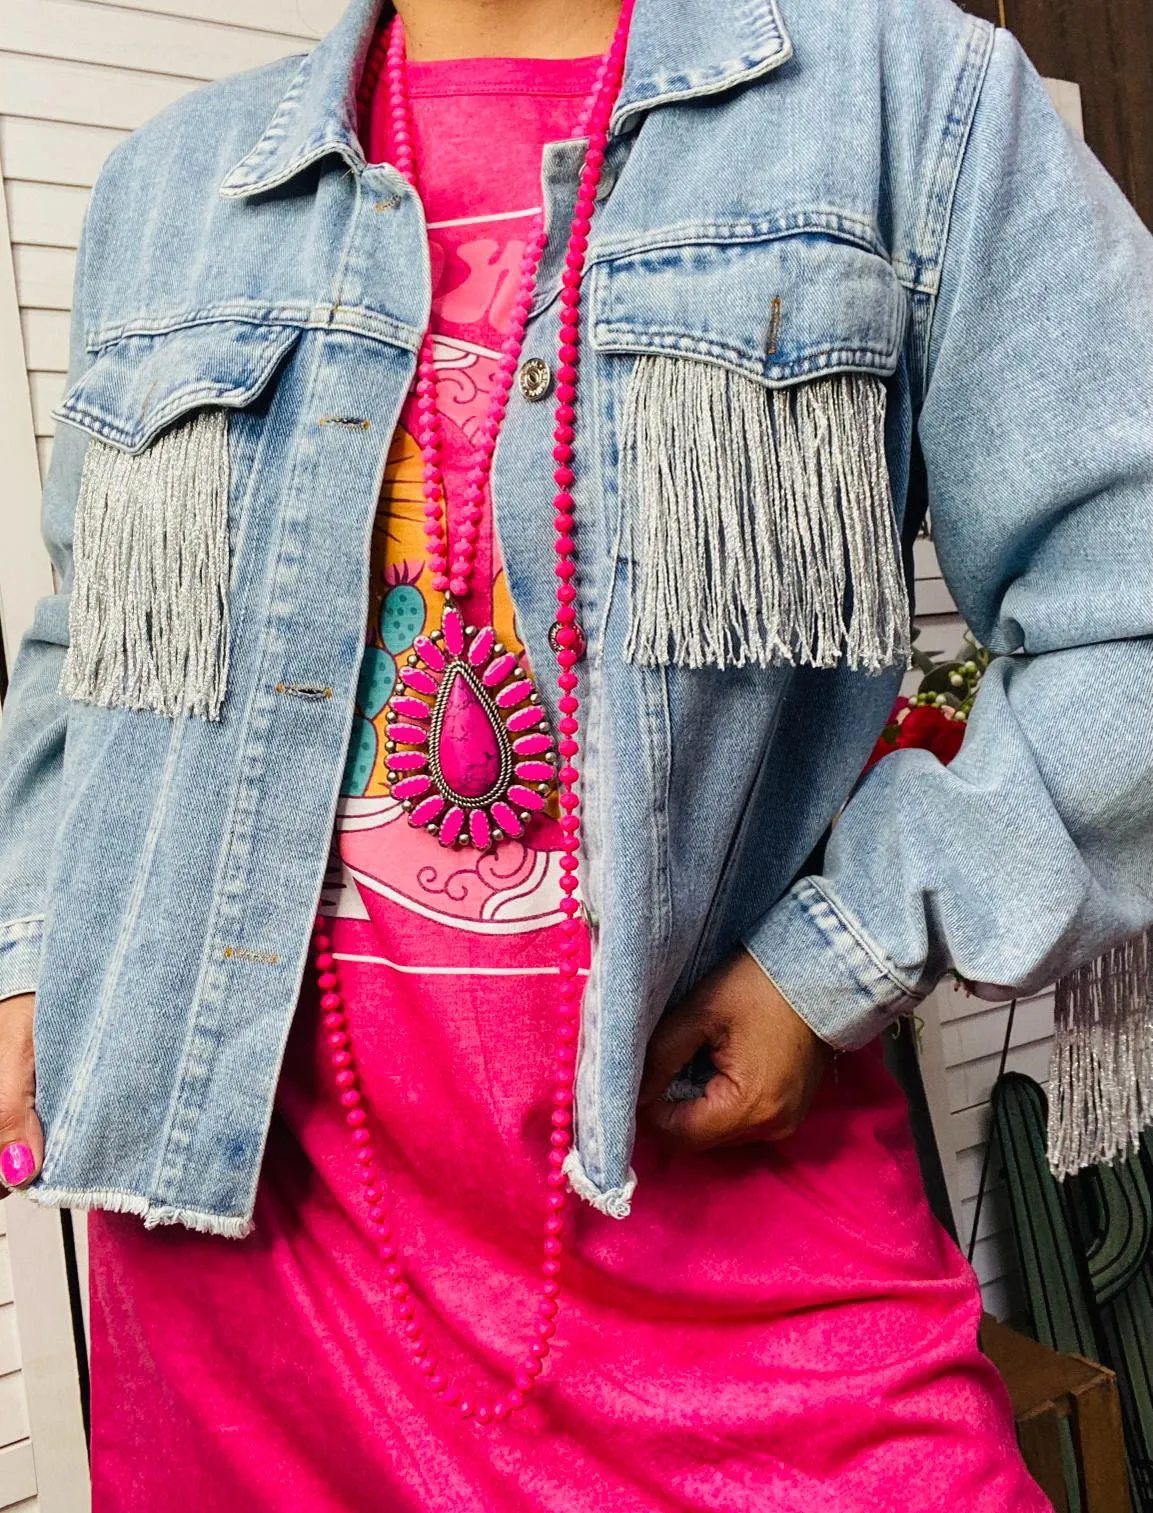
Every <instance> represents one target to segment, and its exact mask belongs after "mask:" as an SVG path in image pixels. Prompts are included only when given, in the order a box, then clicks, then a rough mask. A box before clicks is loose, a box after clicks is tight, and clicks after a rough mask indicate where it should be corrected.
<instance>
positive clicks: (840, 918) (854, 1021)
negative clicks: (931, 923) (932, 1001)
mask: <svg viewBox="0 0 1153 1513" xmlns="http://www.w3.org/2000/svg"><path fill="white" fill-rule="evenodd" d="M742 944H743V945H744V947H745V949H746V950H747V951H748V952H749V954H750V955H751V956H752V957H753V959H754V960H755V961H756V962H757V964H758V965H759V966H760V967H761V969H762V971H763V972H764V973H765V975H766V976H767V977H768V978H769V979H770V980H771V981H772V983H773V984H774V986H775V987H776V988H777V989H778V990H779V991H780V992H781V994H782V995H783V996H784V998H785V999H786V1000H787V1001H788V1003H789V1004H790V1005H791V1006H792V1008H793V1009H795V1010H796V1012H797V1013H798V1014H799V1015H800V1016H801V1018H802V1019H803V1020H804V1021H805V1023H806V1024H807V1025H808V1026H809V1028H810V1029H811V1030H813V1031H814V1033H815V1034H817V1035H819V1036H820V1037H821V1039H822V1040H824V1041H826V1042H827V1043H828V1044H829V1045H831V1046H833V1047H835V1048H836V1049H837V1050H841V1051H851V1050H856V1049H857V1048H858V1047H859V1046H862V1045H865V1044H866V1043H867V1042H868V1041H870V1040H872V1038H873V1037H874V1036H875V1035H877V1034H879V1033H880V1032H881V1030H883V1029H884V1028H885V1027H886V1026H887V1025H889V1024H891V1023H892V1022H893V1020H894V1019H896V1018H897V1016H898V1015H899V1014H904V1013H907V1012H908V1011H909V1010H910V1009H913V1008H915V1007H916V1006H917V1004H919V1003H920V1001H921V998H922V997H923V996H924V995H923V993H913V992H912V991H911V990H910V989H909V988H908V987H907V986H906V985H905V984H904V983H903V982H902V981H901V980H900V978H899V977H898V976H897V975H896V974H895V972H894V971H893V969H892V968H891V967H888V966H886V964H885V962H884V957H883V954H882V953H881V952H880V951H879V950H878V949H877V947H876V946H875V945H874V944H873V943H872V942H870V941H869V940H868V938H867V937H866V935H865V934H864V931H863V930H862V929H861V927H860V925H858V924H857V923H856V921H854V920H853V919H852V918H850V917H849V916H848V915H847V914H846V913H845V911H844V910H842V909H840V908H838V907H837V905H836V904H834V903H833V901H832V899H831V898H830V897H829V895H828V894H827V893H825V892H824V891H823V890H822V889H821V888H819V887H818V886H817V885H816V884H815V882H814V881H813V879H812V878H802V879H801V881H800V882H799V883H796V884H794V886H793V887H792V888H790V890H789V891H788V893H786V894H785V896H784V897H783V898H782V899H780V900H779V901H778V902H777V903H775V904H774V905H773V907H772V908H771V909H770V910H769V912H768V913H767V914H765V915H763V916H762V917H761V919H760V920H759V921H758V922H757V924H756V925H754V926H753V928H752V929H751V930H750V931H749V932H748V933H747V934H746V935H745V936H744V938H743V941H742Z"/></svg>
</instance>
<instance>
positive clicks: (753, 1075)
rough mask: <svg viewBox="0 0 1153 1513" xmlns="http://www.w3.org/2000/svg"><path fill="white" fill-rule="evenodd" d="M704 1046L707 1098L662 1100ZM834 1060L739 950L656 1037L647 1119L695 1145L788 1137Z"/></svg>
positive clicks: (647, 1082) (648, 1068) (646, 1080)
mask: <svg viewBox="0 0 1153 1513" xmlns="http://www.w3.org/2000/svg"><path fill="white" fill-rule="evenodd" d="M706 1047H707V1049H708V1051H709V1053H710V1056H711V1059H712V1061H713V1064H714V1065H715V1067H716V1069H717V1070H716V1075H715V1076H714V1077H712V1078H711V1079H710V1080H709V1082H708V1083H707V1084H706V1085H705V1091H704V1096H703V1097H700V1098H689V1099H684V1100H678V1101H670V1100H668V1099H665V1098H664V1097H663V1096H662V1095H663V1093H664V1092H665V1089H666V1088H667V1087H668V1085H669V1083H670V1082H671V1081H672V1079H673V1078H674V1077H675V1076H676V1075H677V1073H678V1072H679V1071H680V1070H681V1068H682V1067H684V1066H685V1065H686V1063H687V1062H689V1061H691V1060H692V1058H693V1057H694V1056H695V1055H696V1054H697V1052H698V1051H701V1050H702V1049H704V1048H706ZM832 1055H833V1052H832V1049H831V1047H830V1046H828V1045H826V1043H825V1042H824V1041H823V1040H821V1038H820V1037H819V1036H818V1035H817V1034H816V1033H815V1032H814V1031H813V1030H811V1029H810V1028H809V1026H808V1025H807V1024H806V1023H805V1021H804V1020H803V1019H802V1018H801V1017H800V1015H799V1014H797V1013H796V1011H795V1010H794V1009H793V1008H791V1007H790V1005H789V1003H788V1001H787V999H785V998H784V997H782V995H781V994H780V993H779V992H778V991H777V989H776V988H775V987H774V986H773V983H772V982H771V981H770V979H769V978H768V977H767V976H766V975H765V973H764V972H763V971H762V970H761V968H760V966H758V964H757V962H756V961H754V959H753V958H752V956H750V955H749V953H748V952H747V951H745V950H743V949H742V950H738V951H736V952H735V953H734V954H733V955H732V956H731V957H729V958H728V959H727V960H726V961H723V962H722V963H721V964H720V966H718V967H716V968H715V969H714V970H713V971H712V972H710V973H709V974H708V976H707V977H703V978H702V979H701V981H700V982H699V983H698V984H697V986H696V987H695V988H694V989H693V990H692V992H691V993H690V994H689V995H688V997H687V998H684V999H682V1000H681V1002H680V1003H678V1004H676V1005H675V1006H674V1007H673V1008H671V1009H669V1010H668V1011H667V1013H666V1014H665V1015H664V1017H663V1018H662V1019H661V1021H660V1023H659V1024H658V1025H657V1027H656V1029H655V1030H654V1031H653V1036H652V1039H651V1040H650V1042H649V1049H648V1056H647V1058H646V1061H645V1070H644V1077H643V1079H642V1082H641V1090H640V1098H639V1108H640V1113H641V1117H642V1118H643V1119H644V1120H645V1121H646V1122H647V1123H648V1124H649V1125H651V1126H653V1127H655V1128H656V1129H657V1130H659V1131H660V1132H662V1133H663V1134H665V1135H668V1136H670V1137H672V1138H673V1139H675V1140H677V1141H679V1142H681V1143H683V1144H685V1145H690V1146H694V1147H698V1148H704V1147H707V1146H713V1145H738V1144H741V1143H743V1142H745V1141H750V1140H783V1139H784V1138H785V1136H786V1135H791V1134H792V1133H793V1132H794V1130H796V1128H797V1127H798V1125H799V1124H800V1122H801V1120H802V1119H803V1118H804V1117H805V1115H806V1113H807V1112H808V1110H809V1105H810V1104H811V1103H812V1101H813V1097H814V1095H815V1093H816V1091H817V1087H818V1085H819V1083H820V1080H821V1076H822V1074H823V1073H824V1070H825V1067H826V1065H827V1064H828V1062H829V1060H830V1059H831V1058H832Z"/></svg>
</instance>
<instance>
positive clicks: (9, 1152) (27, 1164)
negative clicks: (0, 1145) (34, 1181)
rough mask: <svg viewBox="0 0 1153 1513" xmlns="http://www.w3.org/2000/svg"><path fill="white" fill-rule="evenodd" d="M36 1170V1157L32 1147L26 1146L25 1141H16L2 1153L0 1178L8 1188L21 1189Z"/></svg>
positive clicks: (0, 1155)
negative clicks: (23, 1183) (21, 1185)
mask: <svg viewBox="0 0 1153 1513" xmlns="http://www.w3.org/2000/svg"><path fill="white" fill-rule="evenodd" d="M35 1170H36V1157H35V1156H34V1155H33V1154H32V1147H31V1146H30V1145H25V1143H24V1141H23V1140H14V1141H13V1142H12V1144H11V1145H6V1146H5V1147H4V1149H3V1150H2V1151H0V1177H3V1179H4V1183H5V1185H6V1186H7V1187H19V1186H20V1184H21V1182H27V1180H28V1178H29V1177H30V1176H31V1175H32V1173H33V1172H34V1171H35Z"/></svg>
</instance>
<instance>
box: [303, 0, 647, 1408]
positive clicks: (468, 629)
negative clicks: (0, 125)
mask: <svg viewBox="0 0 1153 1513" xmlns="http://www.w3.org/2000/svg"><path fill="white" fill-rule="evenodd" d="M631 10H632V0H625V3H624V5H623V7H622V10H621V17H620V21H619V23H618V26H617V30H616V34H615V36H614V37H613V40H612V43H611V45H610V47H609V50H608V52H607V53H606V54H605V56H604V59H603V60H602V63H601V66H600V69H599V71H598V73H597V78H596V83H595V85H594V87H593V91H592V96H591V100H590V104H589V108H588V111H587V113H586V115H585V119H584V121H583V123H582V128H581V130H582V134H584V135H587V137H588V149H587V151H586V153H585V160H584V165H583V167H582V169H581V175H580V181H579V186H578V191H577V198H576V207H575V210H574V213H573V220H572V227H571V229H570V232H569V239H568V245H567V250H566V253H565V261H564V272H563V274H562V277H561V291H560V334H559V344H558V353H557V355H558V364H557V383H556V409H555V425H554V430H553V442H554V445H553V450H552V457H553V463H554V468H553V480H554V482H555V484H556V494H555V496H554V500H553V506H554V518H553V524H554V528H555V531H556V554H557V560H556V569H555V571H556V578H557V590H556V598H557V611H556V622H555V624H554V625H553V628H552V632H551V634H550V638H549V639H550V644H551V645H552V646H553V650H554V653H555V656H556V661H557V665H558V668H559V671H558V674H557V687H558V689H559V694H560V697H559V703H558V707H559V709H560V714H561V718H560V721H559V731H560V740H559V742H558V743H557V751H558V753H559V756H560V758H561V759H562V765H561V767H560V769H559V771H556V772H555V773H554V770H553V763H552V760H551V758H552V740H551V737H550V736H549V735H548V733H547V731H546V730H545V729H543V728H542V727H543V726H544V723H545V714H544V710H543V708H542V706H541V703H540V699H539V696H538V695H537V694H536V693H535V691H534V690H533V688H532V684H531V681H530V680H529V679H528V678H527V677H526V676H525V675H524V674H523V672H521V670H520V668H519V666H518V664H517V661H516V658H515V657H514V656H513V654H512V653H510V652H508V651H506V650H505V648H504V647H502V646H500V645H499V643H498V642H497V639H496V634H495V631H494V630H493V628H492V627H491V626H482V627H480V628H479V629H476V628H474V627H472V626H466V625H465V623H464V617H463V615H462V614H461V612H460V610H459V609H458V608H457V607H456V602H455V601H458V600H459V601H461V602H463V601H464V599H465V598H466V597H467V595H468V593H469V586H470V583H471V579H472V572H473V566H474V561H475V555H476V539H477V534H478V532H479V529H480V524H481V520H482V517H483V507H484V506H483V500H484V491H485V488H486V486H487V483H488V479H489V475H490V472H491V469H492V458H493V453H494V451H495V450H496V442H497V437H498V435H499V433H500V427H501V422H502V420H503V417H504V412H505V409H506V408H507V405H508V399H509V393H510V390H511V387H512V381H513V375H514V374H515V372H516V368H517V364H518V362H519V358H520V351H521V347H522V344H523V341H524V331H525V325H526V323H527V321H528V313H529V309H530V306H531V302H532V292H533V287H534V284H535V280H536V273H537V268H538V266H539V264H540V260H541V256H542V254H543V252H544V249H545V246H546V244H547V237H546V235H545V232H544V228H543V214H542V215H541V216H539V217H538V219H537V221H536V222H535V223H534V225H533V228H532V231H531V233H530V235H529V238H528V242H527V244H526V247H525V254H524V260H523V263H522V268H521V283H520V289H519V292H518V295H517V299H516V301H515V303H514V306H513V311H512V320H511V326H510V329H509V332H508V335H507V336H506V337H505V340H504V343H503V345H502V350H501V361H500V364H499V367H498V371H497V380H496V384H495V387H494V390H493V394H492V399H491V402H490V406H489V411H488V416H487V418H486V421H485V424H484V427H483V429H482V431H481V438H480V448H479V452H480V455H479V457H478V458H477V460H476V462H475V463H474V464H473V466H472V468H471V469H470V471H469V473H468V475H467V478H466V485H465V490H464V496H463V500H462V505H461V524H460V527H459V530H458V532H457V535H458V538H459V539H458V540H457V542H456V548H455V553H452V552H450V549H449V541H448V510H447V501H446V497H445V491H444V479H443V469H442V438H441V425H440V416H439V413H438V411H437V407H436V373H435V368H434V363H433V341H432V336H431V333H426V335H425V339H424V342H423V344H422V346H421V351H420V357H419V360H418V365H417V384H416V395H417V416H418V423H417V440H418V441H419V444H420V449H421V454H422V457H423V459H424V497H425V512H424V513H425V534H426V536H427V538H428V542H429V547H430V564H431V567H432V571H433V575H434V576H433V584H434V587H435V588H436V589H437V590H438V591H439V592H441V593H443V594H444V595H445V608H444V615H443V619H442V622H441V627H440V630H439V631H437V632H434V633H433V635H431V636H428V637H419V638H418V639H417V641H416V642H415V643H414V656H413V657H412V658H410V661H409V665H408V666H407V667H405V668H403V669H402V670H401V675H400V676H401V680H402V682H403V684H404V689H403V691H402V692H401V693H398V694H397V695H396V696H395V697H394V698H393V700H392V703H391V705H390V709H389V716H388V718H389V740H390V743H391V745H390V748H389V757H388V765H389V769H390V771H391V772H393V773H394V774H398V776H397V777H396V779H395V780H394V781H393V783H392V792H393V794H394V795H395V796H396V797H397V798H399V799H400V800H401V801H402V802H404V803H405V804H406V806H411V807H410V808H409V820H410V822H411V823H413V824H417V825H421V826H424V827H425V828H428V829H430V830H431V831H432V832H433V833H434V834H435V835H436V837H437V839H438V841H439V842H440V844H441V845H443V846H451V845H469V844H471V845H474V846H477V847H481V848H482V849H483V848H485V847H488V846H489V845H491V844H493V843H494V842H495V840H496V839H498V838H499V835H500V834H505V835H510V836H516V835H519V834H520V833H521V831H522V829H523V825H524V823H525V822H526V821H527V819H528V818H529V816H530V814H532V813H535V812H537V811H539V810H540V809H542V808H543V807H544V804H545V801H546V795H547V793H548V791H549V789H550V787H551V786H552V784H553V783H554V782H555V783H556V785H557V787H558V788H559V803H560V807H561V810H562V815H561V820H560V825H561V831H562V837H563V838H562V849H563V851H564V855H563V856H562V858H561V868H562V872H563V876H562V878H561V888H562V890H563V892H564V897H563V898H562V900H561V905H560V907H561V911H562V913H563V914H564V916H565V917H564V920H563V922H562V924H561V926H560V929H561V932H562V933H561V945H560V951H559V991H558V997H557V1028H556V1054H555V1059H554V1063H553V1084H552V1089H551V1106H552V1116H551V1117H552V1134H551V1136H550V1140H549V1152H548V1173H547V1178H546V1188H547V1198H546V1213H545V1220H544V1240H543V1245H542V1261H541V1269H540V1276H541V1281H540V1296H539V1301H538V1303H537V1308H536V1318H535V1321H534V1325H533V1330H532V1335H531V1338H530V1339H529V1341H528V1344H527V1346H526V1349H525V1353H524V1355H523V1357H522V1358H521V1359H520V1360H519V1361H518V1362H517V1364H516V1366H515V1368H514V1370H513V1385H512V1387H511V1388H510V1389H509V1390H508V1391H507V1392H505V1393H504V1394H503V1395H501V1396H499V1397H496V1398H487V1397H485V1398H481V1397H475V1396H470V1395H467V1394H466V1393H465V1392H464V1391H463V1390H462V1388H461V1387H460V1386H459V1385H458V1384H457V1383H456V1382H455V1381H453V1380H452V1378H451V1377H450V1376H449V1375H448V1374H447V1372H446V1371H445V1370H444V1369H443V1368H442V1366H441V1363H440V1362H439V1361H438V1359H437V1357H436V1356H435V1355H434V1353H433V1351H432V1348H431V1346H430V1344H429V1341H428V1337H427V1335H426V1332H425V1329H424V1327H423V1326H422V1324H421V1322H420V1319H419V1317H418V1309H417V1301H416V1299H415V1297H414V1295H413V1291H412V1287H411V1285H410V1283H409V1281H408V1279H407V1278H406V1276H405V1272H404V1268H403V1266H402V1265H401V1262H400V1252H399V1250H398V1247H397V1242H396V1236H395V1233H394V1227H393V1223H392V1219H391V1216H390V1213H389V1209H388V1206H387V1204H386V1201H385V1194H384V1191H383V1189H382V1178H381V1170H380V1164H379V1161H378V1157H377V1151H376V1145H375V1141H374V1138H373V1133H372V1130H371V1127H370V1124H369V1118H368V1112H367V1110H366V1108H365V1106H364V1095H363V1093H362V1092H361V1088H360V1079H359V1074H358V1071H357V1064H356V1057H355V1054H354V1051H353V1047H352V1042H351V1038H350V1035H349V1027H348V1021H347V1017H346V1014H345V1010H344V1000H343V998H342V995H341V991H340V981H339V976H338V972H337V963H336V958H335V956H334V955H333V951H332V938H331V935H330V933H329V927H328V925H327V923H326V921H325V920H324V918H323V917H322V916H319V915H318V917H317V920H316V924H315V927H314V931H313V936H312V945H313V960H314V966H315V970H316V977H317V983H318V986H319V989H320V1007H321V1010H322V1011H323V1024H324V1029H325V1032H326V1043H327V1046H328V1051H329V1058H330V1061H331V1064H332V1068H333V1072H334V1074H335V1082H336V1088H337V1092H338V1096H339V1099H340V1103H341V1107H342V1109H343V1111H344V1120H345V1123H346V1125H347V1127H348V1130H349V1134H350V1137H351V1142H352V1146H353V1159H354V1161H355V1163H356V1172H357V1177H358V1180H359V1182H360V1184H361V1188H362V1191H363V1196H364V1200H365V1202H366V1204H367V1217H368V1224H369V1227H370V1230H371V1232H372V1235H373V1238H374V1240H375V1242H376V1246H377V1250H378V1253H379V1255H380V1258H381V1260H382V1262H383V1263H384V1271H385V1276H386V1278H387V1279H388V1282H389V1284H390V1295H391V1301H392V1307H393V1314H394V1317H395V1319H396V1322H397V1326H398V1328H399V1332H400V1336H401V1339H402V1340H403V1341H404V1343H405V1345H406V1347H407V1349H408V1351H409V1354H410V1355H411V1357H412V1360H413V1364H414V1366H415V1367H416V1369H417V1371H419V1373H420V1374H421V1375H422V1376H423V1377H424V1379H425V1381H426V1382H427V1383H428V1386H429V1388H430V1390H431V1391H432V1392H433V1393H434V1394H435V1395H436V1396H437V1397H439V1398H440V1400H441V1401H442V1402H443V1403H445V1404H446V1405H447V1406H449V1407H455V1408H456V1409H457V1411H458V1412H460V1413H461V1414H462V1415H463V1416H464V1417H465V1418H473V1419H475V1420H476V1422H477V1423H479V1424H490V1423H494V1422H498V1421H500V1420H501V1419H504V1418H507V1417H508V1415H509V1414H510V1413H513V1412H515V1411H516V1410H517V1409H519V1408H521V1407H523V1406H524V1403H525V1402H526V1400H527V1398H528V1396H529V1394H530V1393H531V1392H532V1390H533V1388H534V1386H535V1385H536V1382H537V1379H538V1378H539V1376H540V1374H541V1371H542V1370H543V1368H544V1363H545V1361H546V1359H547V1358H548V1355H549V1352H550V1349H551V1343H552V1339H553V1336H554V1335H555V1333H556V1315H557V1311H558V1302H557V1298H558V1294H559V1291H560V1284H559V1281H558V1278H559V1275H560V1271H561V1255H562V1252H563V1243H562V1236H563V1233H564V1229H565V1214H566V1210H567V1208H568V1205H569V1193H568V1190H567V1184H566V1178H565V1176H564V1171H563V1167H564V1163H565V1158H566V1156H567V1155H568V1152H569V1150H570V1148H571V1145H572V1099H573V1077H574V1073H575V1069H576V1054H577V1040H578V1036H579V1031H580V1005H581V997H582V988H581V980H580V976H579V965H580V956H581V946H582V935H583V931H582V926H581V924H580V921H579V914H580V904H579V902H578V900H577V897H576V894H577V888H578V877H577V871H578V860H577V858H578V853H579V850H580V817H579V813H578V811H579V807H580V800H579V798H578V796H577V793H576V783H577V778H578V772H577V768H576V765H575V762H576V757H577V753H578V750H579V747H578V743H577V734H578V723H577V712H578V709H579V704H578V700H577V697H576V689H577V681H578V680H577V676H576V674H575V673H574V671H573V667H574V665H575V663H576V662H577V660H578V658H579V655H580V647H581V645H582V642H583V637H582V635H581V630H580V626H579V623H578V620H577V612H576V608H575V601H576V589H575V588H574V586H573V582H572V579H573V576H574V574H575V571H576V568H575V561H574V554H575V550H576V547H575V542H574V540H573V497H572V494H571V492H570V489H571V486H572V483H573V476H574V475H573V469H572V463H573V440H574V435H575V430H574V426H575V421H576V402H577V367H578V361H579V345H580V291H581V278H582V274H583V271H584V262H585V252H586V250H587V247H588V234H589V227H590V225H591V224H592V217H593V211H594V209H595V204H596V194H597V186H598V183H599V181H600V174H601V168H602V166H603V164H604V156H605V144H606V142H607V140H608V131H609V122H610V119H611V115H612V109H613V105H614V104H615V102H616V97H617V93H618V91H619V88H620V81H621V76H622V74H623V71H624V60H625V49H626V46H627V42H628V26H629V18H630V15H631ZM384 67H385V69H386V79H387V85H388V97H389V103H390V111H391V126H392V132H393V141H394V143H395V156H396V166H397V167H398V168H399V170H400V171H401V173H402V174H403V175H404V177H405V178H406V179H407V180H408V182H409V184H410V185H411V186H412V187H413V189H416V187H417V186H416V172H415V154H414V150H413V138H412V123H411V115H410V110H409V102H408V90H407V80H406V69H405V53H404V31H403V28H402V25H401V22H400V18H399V17H396V18H395V19H394V20H393V21H392V23H391V25H390V28H389V32H388V39H387V48H386V51H385V55H384ZM376 69H379V61H375V63H374V64H370V70H372V71H375V70H376ZM366 72H368V71H366ZM481 716H483V720H482V718H481ZM478 728H479V729H480V730H481V731H482V732H488V744H489V745H492V744H493V742H495V748H496V750H495V756H494V755H493V754H492V752H490V751H489V750H487V749H486V748H485V736H484V734H483V733H482V735H481V737H480V738H479V741H478V737H477V730H478ZM454 747H456V748H457V749H455V750H454Z"/></svg>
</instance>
